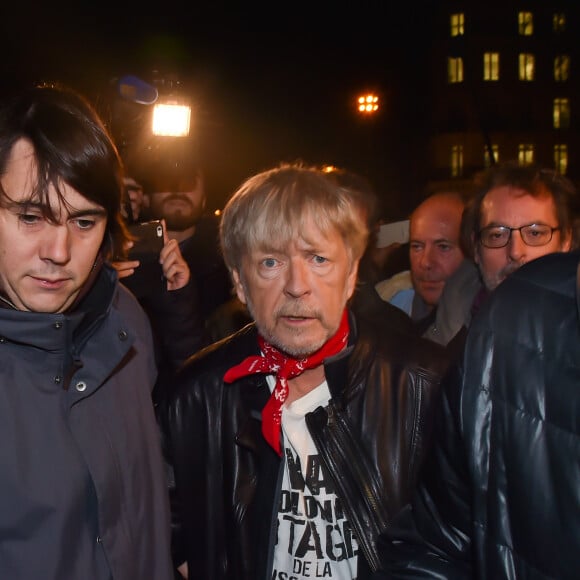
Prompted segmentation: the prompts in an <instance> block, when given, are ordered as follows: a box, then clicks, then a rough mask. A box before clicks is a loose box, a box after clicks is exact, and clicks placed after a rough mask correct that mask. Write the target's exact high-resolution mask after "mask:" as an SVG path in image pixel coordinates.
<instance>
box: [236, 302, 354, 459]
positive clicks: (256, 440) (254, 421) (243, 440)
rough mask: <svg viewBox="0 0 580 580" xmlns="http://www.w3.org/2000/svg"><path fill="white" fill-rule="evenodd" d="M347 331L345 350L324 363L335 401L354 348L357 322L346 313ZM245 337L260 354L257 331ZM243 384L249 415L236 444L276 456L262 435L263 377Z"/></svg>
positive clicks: (265, 386)
mask: <svg viewBox="0 0 580 580" xmlns="http://www.w3.org/2000/svg"><path fill="white" fill-rule="evenodd" d="M349 324H350V332H349V335H348V344H347V346H346V348H345V349H343V350H342V351H340V352H339V353H338V354H336V355H334V356H332V357H330V358H328V359H326V360H325V361H324V375H325V378H326V381H327V383H328V389H329V391H330V395H331V397H332V398H333V399H334V398H338V397H340V396H341V395H342V393H343V392H344V391H345V388H346V384H347V381H346V377H347V374H348V361H349V355H350V353H351V352H352V350H353V348H354V344H355V342H356V335H357V326H356V320H355V317H354V316H353V314H352V312H350V311H349ZM246 338H248V339H250V340H253V341H254V343H255V345H256V347H255V349H254V350H255V352H253V351H252V352H250V353H249V354H248V355H247V356H249V355H251V354H259V349H258V346H257V344H258V341H257V330H256V328H255V326H254V327H253V332H251V333H247V336H246ZM240 380H242V381H244V383H245V384H244V386H243V388H241V389H240V403H241V407H242V408H243V409H246V410H247V412H248V417H247V420H246V421H244V422H243V423H242V424H241V425H240V428H239V429H238V432H237V435H236V442H237V443H238V444H240V445H242V446H243V447H247V448H248V449H252V450H254V451H255V452H269V451H272V453H274V454H275V452H274V451H273V450H272V448H271V447H270V445H268V443H267V442H266V440H265V439H264V436H263V435H262V409H263V408H264V405H265V404H266V403H267V401H268V399H269V398H270V389H269V388H268V383H267V381H266V377H265V376H264V375H253V376H249V377H245V378H243V379H240Z"/></svg>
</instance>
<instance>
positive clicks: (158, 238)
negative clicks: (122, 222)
mask: <svg viewBox="0 0 580 580" xmlns="http://www.w3.org/2000/svg"><path fill="white" fill-rule="evenodd" d="M128 229H129V233H130V234H131V237H132V238H133V247H132V248H131V249H130V250H129V253H128V255H129V259H130V260H140V259H141V257H142V256H145V257H147V256H150V255H151V254H153V255H155V256H157V258H159V252H161V250H162V249H163V224H162V222H161V220H151V221H149V222H143V223H139V224H132V225H130V226H128Z"/></svg>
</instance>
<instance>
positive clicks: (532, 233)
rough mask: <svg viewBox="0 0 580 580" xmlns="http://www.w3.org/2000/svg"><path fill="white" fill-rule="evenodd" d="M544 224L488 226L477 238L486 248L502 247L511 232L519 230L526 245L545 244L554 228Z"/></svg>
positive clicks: (548, 241)
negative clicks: (512, 226)
mask: <svg viewBox="0 0 580 580" xmlns="http://www.w3.org/2000/svg"><path fill="white" fill-rule="evenodd" d="M559 229H560V228H553V227H551V226H547V225H545V224H529V225H527V226H521V227H519V228H508V227H507V226H488V227H486V228H483V229H482V230H481V231H480V232H479V240H480V241H481V244H482V245H483V246H485V247H486V248H503V247H505V246H507V245H508V242H509V241H510V239H511V237H512V232H516V231H517V232H520V236H521V238H522V240H523V241H524V244H526V245H527V246H545V245H546V244H549V243H550V241H551V240H552V236H553V235H554V232H555V231H556V230H559Z"/></svg>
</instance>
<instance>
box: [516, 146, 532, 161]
mask: <svg viewBox="0 0 580 580" xmlns="http://www.w3.org/2000/svg"><path fill="white" fill-rule="evenodd" d="M518 162H519V164H520V165H531V164H532V163H533V162H534V146H533V145H532V144H531V143H520V144H519V145H518Z"/></svg>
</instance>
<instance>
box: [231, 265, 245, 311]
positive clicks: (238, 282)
mask: <svg viewBox="0 0 580 580" xmlns="http://www.w3.org/2000/svg"><path fill="white" fill-rule="evenodd" d="M232 280H233V281H234V290H235V291H236V295H237V297H238V298H239V300H240V302H241V303H242V304H247V302H246V293H245V291H244V285H243V284H242V278H241V276H240V273H239V272H238V271H237V270H232Z"/></svg>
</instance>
